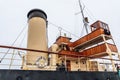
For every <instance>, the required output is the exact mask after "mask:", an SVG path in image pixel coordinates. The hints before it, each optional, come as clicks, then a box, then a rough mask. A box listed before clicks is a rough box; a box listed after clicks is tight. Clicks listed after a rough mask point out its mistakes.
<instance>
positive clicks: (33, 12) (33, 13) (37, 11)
mask: <svg viewBox="0 0 120 80" xmlns="http://www.w3.org/2000/svg"><path fill="white" fill-rule="evenodd" d="M27 17H28V19H31V18H33V17H41V18H43V19H45V20H47V15H46V13H45V12H44V11H43V10H40V9H32V10H30V11H29V13H28V14H27Z"/></svg>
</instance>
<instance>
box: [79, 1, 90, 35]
mask: <svg viewBox="0 0 120 80" xmlns="http://www.w3.org/2000/svg"><path fill="white" fill-rule="evenodd" d="M79 6H80V10H81V14H82V17H83V23H84V26H85V30H86V33H87V34H88V29H87V26H88V24H87V23H88V21H87V20H86V19H85V16H84V13H83V8H82V4H81V1H80V0H79Z"/></svg>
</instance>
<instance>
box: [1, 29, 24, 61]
mask: <svg viewBox="0 0 120 80" xmlns="http://www.w3.org/2000/svg"><path fill="white" fill-rule="evenodd" d="M25 28H26V27H23V29H22V30H21V32H20V33H19V35H18V36H17V38H16V39H15V41H14V42H13V43H12V45H11V46H13V45H14V44H15V42H16V41H17V40H18V38H19V37H20V36H21V34H22V33H23V31H24V30H25ZM9 51H10V48H8V50H7V52H6V53H5V54H4V56H3V57H2V58H1V60H0V63H1V62H2V61H3V59H4V58H5V56H6V55H7V54H8V52H9Z"/></svg>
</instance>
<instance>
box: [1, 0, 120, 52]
mask: <svg viewBox="0 0 120 80" xmlns="http://www.w3.org/2000/svg"><path fill="white" fill-rule="evenodd" d="M81 1H82V6H83V7H84V10H83V11H84V14H85V16H86V17H88V19H89V22H90V23H89V25H90V24H92V23H93V22H95V21H96V20H101V21H103V22H106V23H107V24H109V27H110V31H111V33H112V36H113V39H114V40H115V43H116V45H117V47H118V49H119V51H120V41H119V40H120V27H119V25H120V20H119V19H120V9H119V8H120V5H119V4H120V1H119V0H81ZM34 8H38V9H42V10H44V11H45V12H46V14H47V16H48V18H47V20H48V44H49V45H51V44H52V43H54V41H55V39H56V38H57V37H58V35H59V29H60V28H58V27H61V28H62V31H63V33H64V32H65V33H67V35H68V36H70V33H72V34H75V35H76V36H77V37H76V36H75V35H71V37H72V38H73V41H74V40H76V39H78V38H79V37H80V36H81V35H83V33H85V29H83V22H82V17H81V13H80V7H79V3H78V0H0V10H1V11H0V24H1V25H0V45H9V46H11V45H12V44H13V43H14V41H15V40H16V38H17V37H18V35H19V34H20V32H21V31H22V30H23V29H24V31H23V33H22V34H21V35H20V37H19V38H18V39H17V41H16V42H15V44H14V45H13V46H18V47H26V42H27V40H26V39H27V28H28V23H27V21H28V19H27V13H28V12H29V11H30V10H31V9H34ZM64 30H66V31H64ZM82 32H83V33H82ZM24 36H25V39H24ZM1 50H2V49H0V51H1Z"/></svg>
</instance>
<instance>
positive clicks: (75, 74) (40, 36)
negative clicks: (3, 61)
mask: <svg viewBox="0 0 120 80" xmlns="http://www.w3.org/2000/svg"><path fill="white" fill-rule="evenodd" d="M27 18H28V26H29V28H28V39H27V48H21V47H14V46H6V45H0V48H7V49H14V50H20V51H26V54H25V55H23V56H22V66H21V69H20V70H16V69H0V80H120V73H119V65H120V64H119V61H120V60H119V59H114V58H113V56H115V55H119V53H118V49H117V47H116V45H115V42H114V39H113V37H112V34H111V31H110V29H109V26H108V24H107V23H105V22H103V21H100V20H97V21H96V22H94V23H93V24H91V25H90V29H91V30H90V32H88V31H87V29H86V32H87V34H86V35H84V36H82V37H80V38H79V39H77V40H75V41H71V39H72V38H71V37H68V36H66V34H64V35H60V36H58V37H57V38H56V41H55V42H54V44H52V45H51V46H50V47H48V37H47V36H48V35H47V25H48V21H47V14H46V13H45V12H44V11H43V10H41V9H32V10H31V11H29V12H28V14H27ZM83 20H84V23H85V26H86V25H87V23H88V19H87V18H86V17H84V16H83ZM97 59H100V60H106V62H105V61H104V62H102V61H98V60H97ZM109 66H111V70H109V69H108V68H109Z"/></svg>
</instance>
